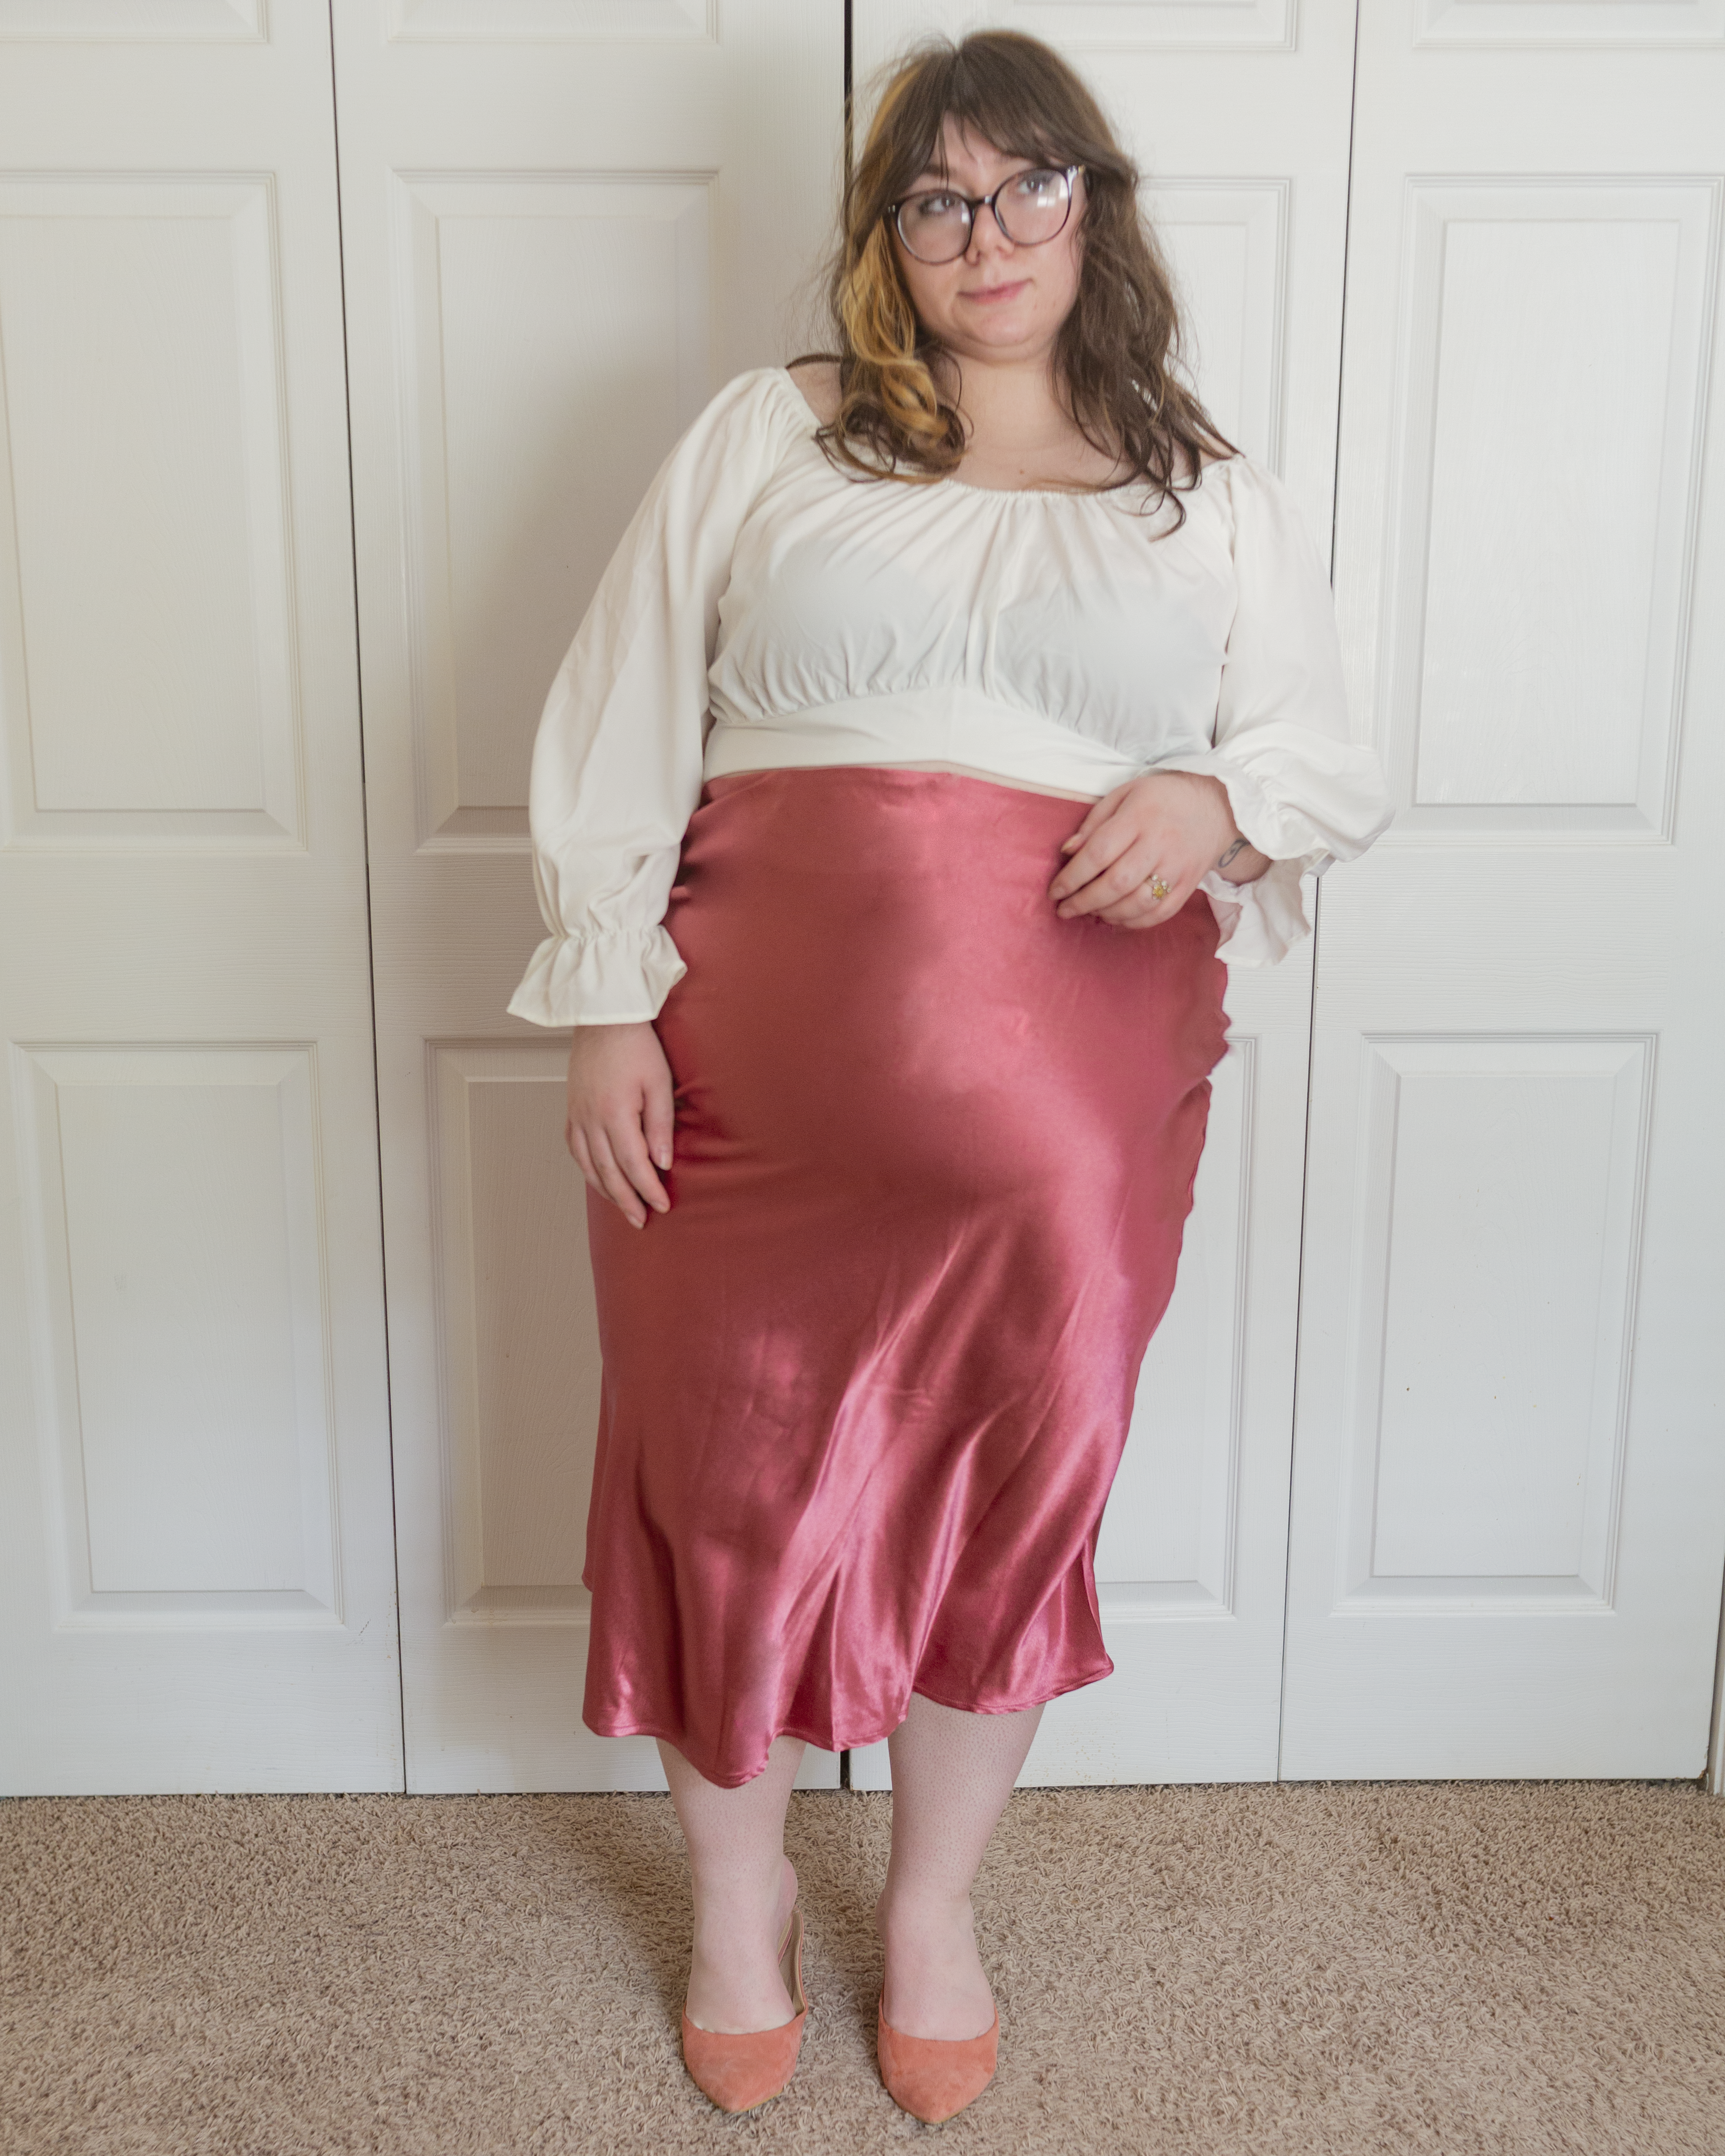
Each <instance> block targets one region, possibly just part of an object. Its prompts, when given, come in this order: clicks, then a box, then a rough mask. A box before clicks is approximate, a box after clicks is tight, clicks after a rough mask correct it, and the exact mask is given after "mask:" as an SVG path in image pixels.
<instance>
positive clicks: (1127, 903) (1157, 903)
mask: <svg viewBox="0 0 1725 2156" xmlns="http://www.w3.org/2000/svg"><path fill="white" fill-rule="evenodd" d="M1184 903H1185V901H1184V900H1183V898H1182V897H1181V896H1180V894H1179V891H1178V890H1174V891H1170V892H1169V893H1168V896H1167V897H1166V898H1152V897H1150V896H1149V895H1148V893H1147V891H1146V893H1145V895H1144V896H1142V897H1140V896H1138V894H1137V892H1134V893H1132V895H1131V896H1129V897H1127V898H1123V899H1122V901H1120V903H1119V905H1118V906H1106V907H1105V908H1104V909H1103V911H1101V913H1099V914H1097V916H1096V919H1097V920H1098V921H1106V922H1107V923H1108V925H1109V927H1111V928H1154V927H1158V925H1159V924H1160V923H1161V922H1163V921H1166V920H1168V918H1169V916H1171V915H1173V914H1176V913H1178V911H1179V910H1180V908H1181V906H1183V904H1184Z"/></svg>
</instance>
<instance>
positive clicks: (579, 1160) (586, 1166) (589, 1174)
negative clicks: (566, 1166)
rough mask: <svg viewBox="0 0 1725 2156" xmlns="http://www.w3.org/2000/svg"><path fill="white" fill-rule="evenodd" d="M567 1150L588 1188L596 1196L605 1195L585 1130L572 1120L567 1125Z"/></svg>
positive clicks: (601, 1196)
mask: <svg viewBox="0 0 1725 2156" xmlns="http://www.w3.org/2000/svg"><path fill="white" fill-rule="evenodd" d="M569 1150H570V1152H572V1153H573V1154H574V1156H575V1165H576V1166H577V1167H578V1168H579V1169H580V1170H581V1173H582V1174H583V1177H584V1178H585V1179H586V1183H587V1187H588V1189H589V1190H591V1191H592V1192H593V1195H594V1196H595V1197H596V1198H603V1197H605V1196H607V1195H608V1193H607V1192H606V1189H605V1186H604V1184H603V1183H601V1182H600V1180H599V1172H598V1168H595V1167H594V1166H593V1148H592V1147H590V1146H589V1145H588V1142H587V1132H585V1131H584V1130H583V1129H582V1127H581V1126H580V1124H579V1123H577V1122H571V1123H570V1125H569Z"/></svg>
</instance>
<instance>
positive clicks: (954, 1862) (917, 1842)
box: [875, 1697, 1042, 2042]
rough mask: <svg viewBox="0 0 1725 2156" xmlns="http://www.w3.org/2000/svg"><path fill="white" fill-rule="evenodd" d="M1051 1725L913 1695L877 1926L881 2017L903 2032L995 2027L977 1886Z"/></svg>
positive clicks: (898, 1754)
mask: <svg viewBox="0 0 1725 2156" xmlns="http://www.w3.org/2000/svg"><path fill="white" fill-rule="evenodd" d="M1041 1719H1042V1709H1041V1708H1040V1707H1026V1708H1025V1709H1024V1712H1022V1713H1019V1714H962V1713H960V1712H958V1711H957V1708H955V1707H937V1706H936V1704H935V1703H934V1702H933V1701H932V1700H931V1699H922V1698H920V1697H912V1699H911V1706H910V1712H908V1713H907V1714H906V1717H905V1719H904V1721H903V1722H901V1724H900V1725H899V1727H898V1728H897V1729H896V1730H895V1731H894V1732H893V1734H892V1736H891V1739H890V1740H889V1743H890V1748H891V1754H892V1861H891V1863H890V1864H889V1865H888V1866H887V1867H886V1892H884V1893H883V1894H882V1895H881V1897H880V1900H879V1901H878V1902H876V1903H875V1928H876V1929H877V1930H878V1931H879V1932H880V1937H881V1939H882V1941H883V1943H885V1945H886V1985H885V1988H884V1991H883V1995H882V2000H881V2010H882V2011H883V2012H884V2013H885V2015H886V2020H887V2022H888V2025H890V2026H891V2027H892V2028H894V2029H896V2030H898V2031H899V2033H900V2034H901V2035H905V2036H937V2037H941V2038H943V2039H944V2040H947V2041H948V2042H959V2041H962V2040H963V2039H964V2038H965V2037H967V2036H980V2035H983V2033H984V2032H985V2031H986V2030H988V2027H989V2026H990V2025H991V2024H992V2023H993V2019H994V2000H993V1994H992V1993H991V1992H990V1990H989V1989H988V1978H987V1977H986V1976H984V1975H983V1964H982V1962H981V1960H980V1958H978V1953H977V1950H976V1928H975V1924H974V1922H973V1919H972V1916H971V1907H970V1888H971V1882H972V1881H973V1879H974V1878H975V1877H976V1875H977V1867H978V1865H980V1864H981V1862H982V1861H983V1851H984V1850H985V1849H986V1848H987V1847H988V1837H989V1835H991V1834H993V1831H994V1828H995V1825H996V1823H997V1822H998V1821H999V1817H1000V1815H1001V1813H1002V1812H1003V1811H1004V1810H1005V1809H1006V1800H1007V1799H1008V1798H1009V1796H1010V1795H1011V1794H1012V1785H1013V1784H1014V1782H1015V1781H1016V1780H1017V1779H1018V1773H1019V1768H1020V1767H1022V1766H1023V1765H1024V1754H1025V1753H1027V1752H1028V1751H1029V1748H1030V1740H1031V1738H1033V1737H1034V1735H1035V1734H1036V1725H1037V1723H1038V1722H1040V1720H1041Z"/></svg>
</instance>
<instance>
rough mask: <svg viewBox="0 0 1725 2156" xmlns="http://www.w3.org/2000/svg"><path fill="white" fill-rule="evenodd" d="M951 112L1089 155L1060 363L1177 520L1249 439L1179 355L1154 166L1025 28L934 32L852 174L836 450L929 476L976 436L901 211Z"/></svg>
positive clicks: (1091, 416)
mask: <svg viewBox="0 0 1725 2156" xmlns="http://www.w3.org/2000/svg"><path fill="white" fill-rule="evenodd" d="M949 116H950V117H951V118H952V119H953V120H956V121H959V122H960V123H961V124H962V125H963V126H964V127H965V128H967V129H968V131H970V132H972V133H973V134H975V135H978V136H981V137H982V138H983V140H984V141H987V142H989V143H992V144H993V146H994V148H995V149H996V150H998V151H1000V153H1001V154H1002V155H1003V156H1004V157H1030V158H1034V160H1035V161H1036V162H1037V163H1039V164H1045V165H1051V166H1056V167H1064V166H1067V165H1082V166H1083V167H1084V178H1085V187H1086V202H1085V208H1084V213H1083V216H1084V221H1083V224H1082V226H1081V267H1080V271H1079V280H1078V295H1077V298H1076V301H1075V302H1074V304H1073V306H1072V309H1071V311H1070V313H1069V314H1068V316H1067V317H1066V319H1065V321H1064V322H1063V323H1062V325H1061V326H1060V335H1059V337H1058V339H1057V341H1056V342H1055V355H1054V357H1055V375H1056V377H1057V379H1058V381H1059V382H1060V386H1061V388H1062V389H1063V391H1064V393H1065V398H1066V401H1067V403H1068V405H1069V407H1070V411H1071V413H1072V417H1073V419H1074V420H1075V422H1076V424H1077V426H1078V429H1079V430H1080V432H1081V434H1083V436H1084V438H1085V439H1086V441H1088V442H1089V443H1090V444H1091V446H1092V447H1093V448H1095V449H1098V450H1100V451H1101V453H1102V454H1104V455H1106V456H1111V457H1112V458H1114V459H1116V460H1117V463H1118V464H1119V465H1122V466H1123V467H1124V469H1125V475H1124V477H1123V478H1122V479H1121V480H1119V481H1117V482H1116V484H1117V485H1133V484H1135V483H1137V482H1140V481H1147V482H1148V483H1149V484H1150V485H1151V486H1152V487H1153V489H1154V490H1155V496H1154V499H1155V502H1156V504H1157V505H1158V506H1159V505H1160V503H1161V502H1162V501H1163V500H1173V504H1174V507H1175V510H1176V512H1177V515H1176V518H1175V522H1174V525H1173V526H1170V527H1169V528H1170V529H1171V530H1172V529H1175V528H1178V524H1179V523H1181V522H1183V521H1184V517H1185V509H1184V506H1183V504H1182V503H1181V502H1179V500H1178V498H1177V490H1178V489H1179V488H1181V487H1183V486H1184V487H1191V486H1193V485H1196V484H1197V480H1198V475H1199V471H1200V470H1201V468H1202V465H1203V463H1204V458H1205V457H1206V456H1207V455H1208V456H1210V457H1217V456H1231V455H1233V454H1235V446H1234V444H1233V443H1231V442H1230V441H1229V440H1228V439H1226V437H1225V436H1224V434H1222V433H1221V431H1220V430H1219V428H1218V427H1217V426H1216V424H1215V422H1214V420H1213V419H1212V418H1210V416H1209V413H1207V412H1206V411H1205V410H1204V406H1203V405H1202V404H1201V403H1199V400H1198V398H1196V397H1195V396H1194V394H1193V393H1192V391H1191V390H1190V389H1189V388H1188V387H1187V386H1186V384H1185V382H1183V380H1182V379H1181V377H1180V374H1179V373H1178V372H1177V371H1176V370H1177V368H1178V362H1179V360H1180V357H1181V326H1180V317H1179V309H1178V305H1177V304H1176V301H1175V299H1174V293H1173V281H1172V280H1171V279H1170V277H1169V275H1168V266H1167V264H1166V263H1165V261H1164V260H1163V254H1162V249H1161V248H1160V246H1159V245H1158V243H1157V239H1156V235H1155V233H1154V231H1153V229H1152V228H1151V226H1150V223H1149V222H1148V220H1147V218H1146V217H1145V215H1144V213H1143V212H1142V209H1141V208H1140V207H1139V203H1138V193H1137V190H1138V184H1139V173H1138V169H1137V166H1136V165H1135V164H1134V163H1133V162H1132V159H1131V158H1130V157H1127V154H1126V153H1125V151H1123V150H1122V148H1121V146H1120V145H1119V143H1118V142H1117V141H1116V140H1115V138H1114V133H1113V131H1112V129H1111V127H1110V126H1109V125H1108V123H1107V121H1106V119H1105V118H1104V117H1103V115H1102V112H1101V108H1100V107H1099V106H1098V105H1097V104H1096V100H1095V99H1094V98H1093V97H1092V96H1091V94H1090V92H1089V90H1087V89H1086V87H1085V85H1084V84H1083V83H1082V82H1081V80H1079V78H1078V76H1077V75H1076V74H1074V72H1073V70H1072V69H1070V67H1069V66H1068V65H1067V64H1066V63H1065V60H1063V59H1061V58H1060V54H1058V53H1056V52H1055V51H1053V50H1052V49H1051V48H1050V47H1049V46H1047V45H1045V44H1043V43H1042V42H1041V40H1040V38H1029V37H1025V36H1024V35H1022V34H1021V33H1018V32H1015V31H1010V30H979V31H977V32H976V33H974V34H973V35H972V36H970V37H968V38H963V39H962V40H960V41H959V42H958V43H957V44H953V43H952V40H951V39H949V38H936V39H933V40H931V41H929V42H927V43H924V44H919V45H917V46H916V47H915V48H914V49H912V50H911V52H910V53H909V54H907V55H906V56H905V57H904V58H903V59H901V60H900V61H899V62H898V63H897V64H896V68H895V69H894V71H893V72H892V74H891V77H890V79H889V80H887V82H886V85H885V88H884V89H883V90H882V92H881V95H880V103H879V105H878V106H877V108H876V110H875V117H874V121H873V122H872V124H871V125H870V129H869V134H868V140H867V141H866V142H865V145H864V146H863V151H862V155H861V157H859V158H858V159H857V160H856V162H855V166H854V167H853V168H852V171H851V172H850V177H849V179H848V180H847V182H846V183H845V194H844V200H843V204H842V208H841V211H840V218H839V225H840V230H839V244H838V247H837V249H836V250H835V252H834V258H833V262H832V265H831V268H830V270H829V274H828V279H827V300H828V305H829V308H830V310H831V316H832V326H833V330H834V332H835V334H836V336H837V340H838V344H839V349H838V351H837V352H820V353H811V354H809V355H808V357H810V358H819V359H825V360H828V361H831V360H834V359H836V360H837V362H838V366H839V391H840V402H839V409H838V411H837V413H836V414H835V415H834V418H832V419H831V420H830V421H829V422H828V423H826V424H825V425H824V426H823V427H822V428H821V429H819V434H817V436H816V439H817V440H819V443H820V444H821V446H822V448H823V449H824V450H825V452H826V454H827V456H828V457H829V459H830V460H831V461H832V462H833V463H834V465H842V466H845V467H846V468H848V469H849V470H851V471H853V472H854V473H855V474H857V475H860V476H863V477H865V478H868V479H897V480H908V481H911V482H912V483H924V484H926V483H927V482H928V481H931V480H938V479H942V478H944V477H945V476H947V475H948V474H949V473H951V472H952V471H953V470H955V469H956V468H957V465H958V463H959V461H960V459H962V458H963V454H964V450H965V427H964V421H963V418H961V417H960V414H959V411H958V408H957V403H955V402H953V401H952V399H950V398H947V397H946V396H944V395H942V390H941V387H940V383H939V382H938V381H937V378H936V376H935V373H934V371H933V369H932V367H931V366H930V364H929V362H930V361H931V359H932V358H933V357H935V356H936V355H937V353H939V352H941V351H942V346H941V345H940V343H939V341H938V340H937V339H936V338H935V337H933V336H931V335H930V334H929V332H928V331H927V330H925V329H924V327H923V326H922V323H921V322H920V321H918V320H917V318H916V309H915V308H914V307H913V306H912V305H911V295H910V293H909V291H908V290H906V285H905V282H904V279H903V277H902V275H901V273H900V270H899V266H898V260H897V256H896V250H895V249H894V247H893V244H892V239H891V233H890V231H889V228H888V223H887V218H886V212H887V208H888V207H889V205H890V204H891V203H895V202H896V201H898V200H899V199H900V198H901V196H902V195H904V194H905V193H906V191H907V190H908V189H909V188H910V187H911V185H912V183H913V182H915V181H916V179H917V178H918V177H920V175H921V174H922V173H923V172H927V171H928V170H930V169H932V170H934V171H936V172H944V170H945V161H944V152H943V150H942V127H943V125H944V123H945V121H947V118H948V117H949ZM948 357H953V356H952V355H948ZM794 363H796V362H793V364H794ZM956 364H957V362H956V358H953V365H954V368H955V371H956Z"/></svg>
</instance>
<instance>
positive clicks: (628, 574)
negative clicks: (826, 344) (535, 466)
mask: <svg viewBox="0 0 1725 2156" xmlns="http://www.w3.org/2000/svg"><path fill="white" fill-rule="evenodd" d="M772 373H773V370H772V369H770V368H767V367H760V368H757V369H754V370H752V372H749V373H747V374H741V375H738V376H737V378H736V379H735V380H734V381H733V382H729V383H728V384H727V385H726V387H725V388H723V389H721V391H720V393H719V394H718V395H717V396H716V398H714V399H713V400H712V402H711V403H710V404H709V405H708V406H707V408H706V410H705V411H704V412H703V413H701V416H700V418H698V419H696V422H695V423H694V424H693V425H692V426H691V428H690V429H689V430H688V432H687V433H686V434H685V435H684V436H683V437H682V439H680V441H679V442H678V443H677V444H676V446H675V449H672V451H671V453H670V455H669V456H668V457H667V458H666V459H665V462H664V464H663V465H660V469H659V472H658V475H657V476H656V477H655V480H654V481H653V484H652V485H651V486H650V487H649V489H648V490H647V494H646V497H645V499H644V500H643V502H642V503H641V506H640V507H639V509H638V510H637V511H636V512H635V515H634V518H633V519H632V520H631V521H630V523H629V528H628V530H627V531H625V532H624V535H623V537H622V540H621V541H620V542H619V545H618V548H617V551H616V552H615V553H614V555H613V556H612V557H611V561H610V564H609V566H608V567H607V569H606V571H605V573H604V575H603V577H601V578H600V580H599V586H598V590H597V591H596V592H595V593H594V594H593V603H592V604H591V605H590V606H589V607H588V610H587V612H586V613H585V615H584V616H583V619H582V622H581V626H580V627H579V629H577V631H576V632H575V640H574V642H573V643H572V644H571V645H570V646H569V650H568V654H567V657H566V658H565V659H564V660H563V663H562V666H561V667H560V668H559V669H558V671H557V679H556V680H554V681H553V682H552V687H551V694H550V696H548V697H547V700H546V705H545V709H544V711H543V714H542V716H541V718H540V721H539V731H538V733H537V735H536V737H535V739H534V743H533V765H532V776H531V781H530V783H529V787H528V795H527V821H528V827H529V829H530V831H531V837H532V846H533V888H534V891H535V893H536V896H537V898H538V901H539V911H540V913H541V914H542V916H543V918H544V921H545V925H546V927H547V929H548V930H549V931H550V933H549V935H548V936H547V937H546V939H545V941H544V942H542V944H541V945H540V946H539V947H538V949H537V950H536V951H535V952H534V953H533V956H532V959H531V962H530V963H529V965H528V967H527V970H526V974H525V975H524V976H523V978H522V980H521V985H520V987H519V988H516V992H515V993H514V994H513V995H512V996H511V998H510V999H509V1009H510V1010H511V1012H512V1013H513V1014H514V1015H515V1016H516V1017H517V1018H524V1019H531V1021H532V1023H533V1024H535V1025H555V1026H562V1025H620V1024H626V1023H627V1022H629V1020H631V1019H653V1018H656V1017H657V1016H658V1015H659V1009H660V1005H661V1004H663V1003H664V1001H665V997H666V996H667V995H668V994H669V993H670V990H671V988H673V987H674V986H675V983H677V982H678V981H679V980H680V979H681V978H682V977H683V975H684V973H686V972H687V970H688V968H686V967H685V965H684V963H683V962H682V960H681V959H680V957H678V955H677V951H676V947H675V944H674V943H673V942H671V939H670V936H669V935H668V934H667V933H666V932H665V928H664V927H662V926H661V923H662V922H663V920H664V917H665V908H666V906H668V905H669V903H670V887H671V883H672V880H673V879H674V878H675V874H676V867H677V860H678V855H679V853H680V850H681V846H682V842H683V834H684V832H685V829H687V827H688V823H689V819H690V817H691V815H692V814H694V812H695V808H696V803H697V802H698V801H699V799H700V798H701V752H702V749H703V747H704V746H705V742H706V731H707V724H708V720H707V669H708V667H709V665H711V660H712V654H713V645H714V639H715V636H716V633H717V629H718V610H719V600H720V597H721V594H722V593H723V592H724V589H725V587H726V583H728V582H729V580H730V572H731V556H732V548H733V546H734V544H735V542H736V538H737V531H738V529H739V527H740V526H741V525H742V520H743V518H744V517H745V516H746V515H747V512H748V510H749V508H750V506H751V505H752V502H753V501H754V500H755V499H756V497H757V495H758V494H759V493H760V491H761V489H762V487H763V486H764V485H765V484H766V482H767V480H768V478H769V477H770V475H771V474H772V471H773V466H774V465H775V464H776V463H777V461H778V457H779V454H781V451H782V449H783V447H784V446H785V444H786V443H787V442H788V439H789V435H788V418H787V408H786V405H785V403H784V400H783V398H782V397H781V396H775V395H774V394H773V393H772V382H771V377H772Z"/></svg>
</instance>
